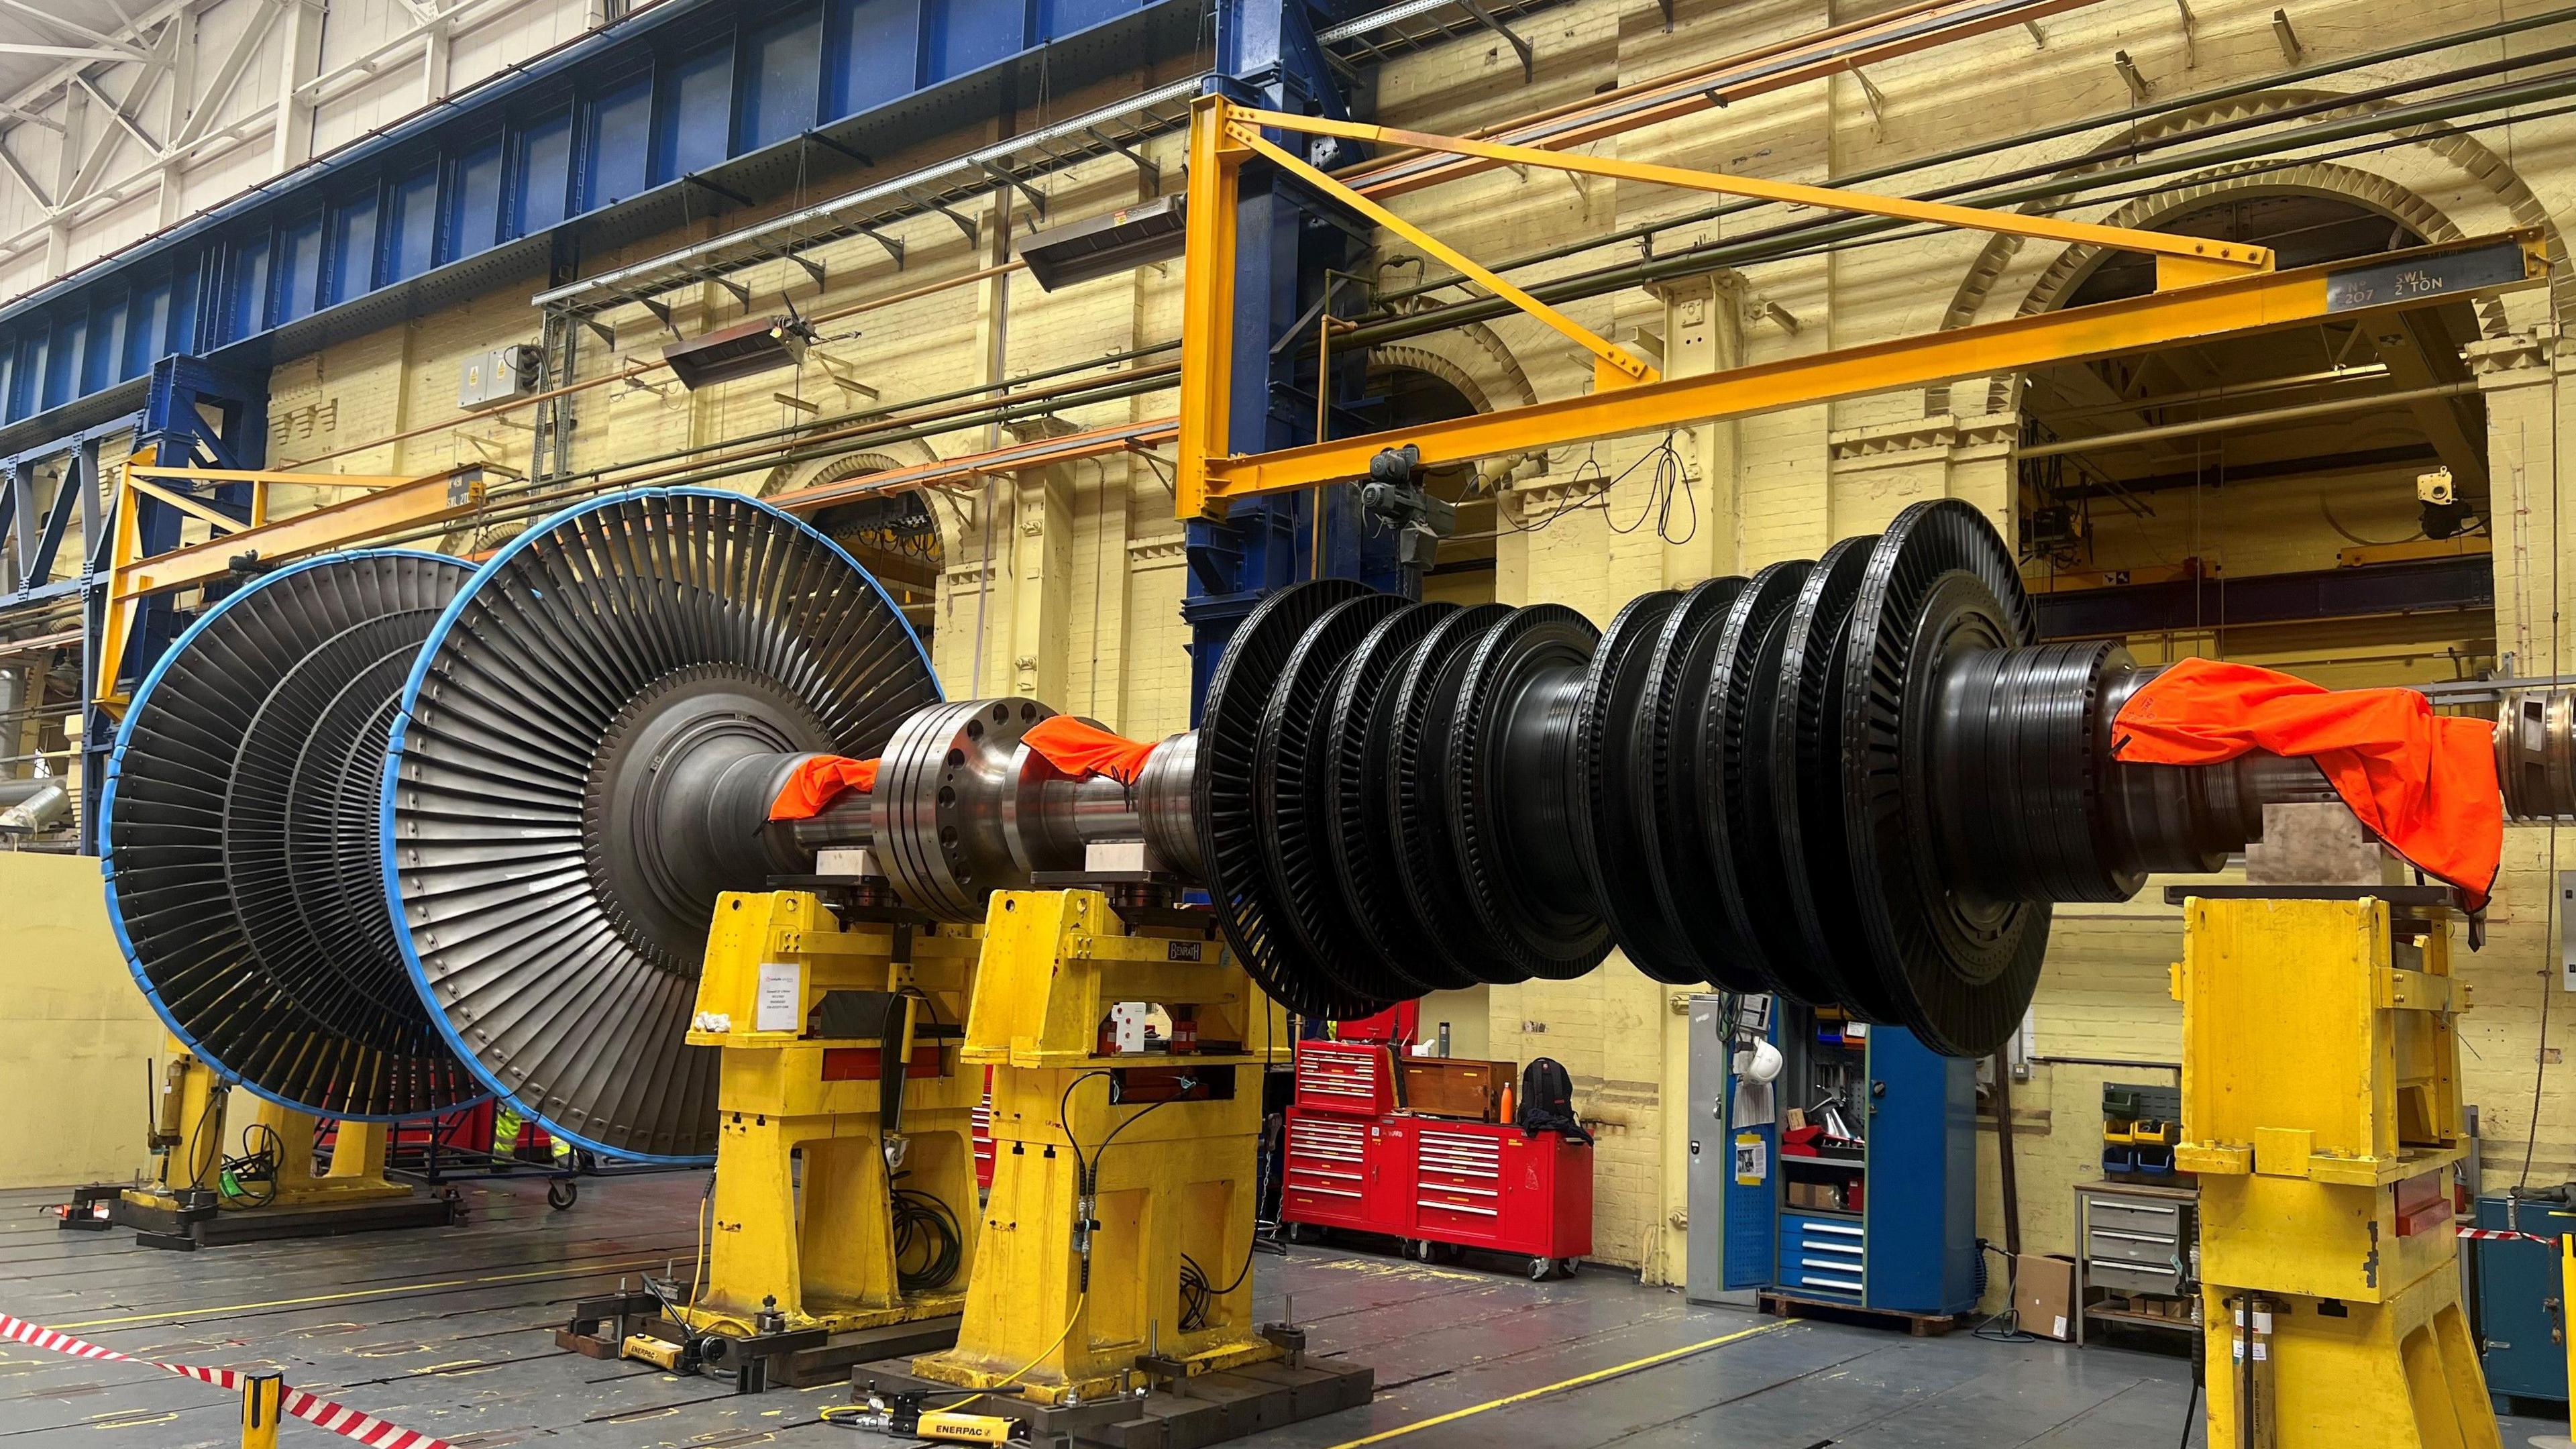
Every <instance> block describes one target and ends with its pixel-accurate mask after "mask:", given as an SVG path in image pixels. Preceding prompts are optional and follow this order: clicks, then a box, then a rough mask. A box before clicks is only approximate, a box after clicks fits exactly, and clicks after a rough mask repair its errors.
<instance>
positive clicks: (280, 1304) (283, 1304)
mask: <svg viewBox="0 0 2576 1449" xmlns="http://www.w3.org/2000/svg"><path fill="white" fill-rule="evenodd" d="M661 1261H663V1260H662V1259H660V1258H638V1259H636V1260H635V1261H633V1262H631V1263H602V1264H600V1265H598V1266H597V1267H595V1268H594V1267H583V1268H574V1267H571V1266H570V1265H557V1266H555V1267H552V1268H538V1269H533V1270H531V1271H529V1272H525V1273H487V1274H485V1275H483V1276H482V1277H480V1278H441V1279H439V1280H437V1281H435V1282H430V1283H397V1284H394V1285H392V1286H390V1287H385V1288H352V1289H350V1290H349V1291H347V1292H345V1293H316V1294H313V1295H312V1296H310V1297H307V1298H272V1299H270V1300H269V1301H268V1302H266V1303H224V1304H217V1305H215V1306H212V1307H207V1308H165V1309H162V1310H161V1311H159V1312H157V1313H129V1314H127V1315H125V1316H124V1317H122V1318H85V1319H83V1320H81V1321H80V1322H78V1323H48V1324H46V1325H45V1326H46V1327H47V1328H50V1329H52V1330H53V1331H54V1332H56V1333H69V1332H71V1331H72V1330H73V1329H76V1328H114V1327H116V1326H117V1325H119V1324H124V1323H159V1322H161V1321H162V1320H164V1319H169V1318H205V1317H211V1316H212V1315H215V1314H218V1313H257V1312H260V1311H261V1310H263V1309H269V1308H302V1307H305V1306H306V1305H308V1304H314V1303H346V1302H348V1301H349V1300H351V1299H353V1298H382V1297H385V1296H387V1295H389V1294H394V1293H426V1292H431V1291H434V1290H436V1289H440V1288H471V1287H473V1286H474V1285H476V1284H478V1283H517V1282H522V1281H524V1280H526V1279H530V1278H554V1277H562V1276H565V1275H567V1274H569V1275H571V1276H573V1277H588V1276H590V1275H591V1274H593V1273H613V1272H616V1271H617V1270H618V1269H620V1268H650V1267H652V1266H654V1265H655V1264H657V1263H660V1262H661Z"/></svg>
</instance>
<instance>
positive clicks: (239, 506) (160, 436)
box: [81, 356, 268, 855]
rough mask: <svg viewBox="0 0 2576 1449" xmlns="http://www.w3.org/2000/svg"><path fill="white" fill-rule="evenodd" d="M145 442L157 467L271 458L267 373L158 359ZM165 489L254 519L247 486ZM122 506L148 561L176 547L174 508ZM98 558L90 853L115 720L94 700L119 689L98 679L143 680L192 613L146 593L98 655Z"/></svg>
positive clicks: (84, 761)
mask: <svg viewBox="0 0 2576 1449" xmlns="http://www.w3.org/2000/svg"><path fill="white" fill-rule="evenodd" d="M147 448H148V449H150V450H151V451H152V455H153V459H154V461H155V462H157V463H159V464H160V465H161V466H163V467H171V468H184V467H190V466H195V467H205V468H259V467H262V466H264V465H265V463H266V462H267V458H268V387H267V379H266V378H265V377H262V376H258V375H254V374H252V373H249V372H244V371H240V370H237V369H233V368H226V367H218V366H216V365H214V364H213V363H210V362H207V361H205V360H204V359H203V358H197V357H183V356H171V357H164V358H162V359H161V360H160V361H159V362H156V363H154V364H153V365H152V382H151V386H150V388H149V390H148V391H147V392H146V393H145V395H144V402H143V416H142V420H141V421H140V422H139V423H138V424H137V425H136V427H135V430H134V450H135V451H136V452H138V453H139V452H142V451H143V450H145V449H147ZM170 486H172V487H175V488H179V489H180V490H181V491H187V492H193V493H195V494H196V495H197V496H199V497H202V498H204V499H205V500H206V501H207V502H208V503H209V504H211V505H213V506H214V507H215V508H217V509H220V510H222V511H224V512H226V513H230V514H233V515H234V516H236V517H239V518H241V519H242V520H244V521H245V522H247V521H248V520H249V518H250V485H249V484H246V483H226V484H218V485H215V486H212V487H208V488H203V489H190V488H188V487H187V486H186V485H184V484H172V485H170ZM119 506H121V507H131V508H133V509H134V510H135V515H134V517H135V529H136V533H135V541H136V549H137V553H138V554H139V555H140V556H142V557H146V558H148V557H150V556H152V555H154V554H159V553H167V552H169V551H170V550H171V549H174V548H177V547H178V546H179V528H180V523H181V521H182V520H183V519H184V517H185V515H184V514H182V513H181V512H180V511H179V510H178V509H176V508H173V507H171V506H170V505H169V504H167V503H164V502H162V501H160V500H159V499H156V498H148V497H145V496H143V495H141V494H126V495H124V501H123V502H122V503H121V504H120V505H119ZM105 522H106V528H105V529H104V530H102V534H101V536H100V537H99V538H96V539H92V540H89V542H90V543H92V544H93V545H102V546H103V545H104V543H105V541H106V536H107V533H108V532H110V531H112V530H113V529H114V528H115V527H116V521H115V520H114V519H108V520H106V521H105ZM97 557H98V561H99V563H100V565H101V568H100V570H99V571H97V572H95V573H93V574H92V575H91V578H90V581H89V584H88V587H87V590H86V592H87V597H86V598H85V599H84V600H83V601H82V615H83V618H82V623H83V625H84V627H83V630H82V635H83V639H82V651H81V652H82V657H81V684H82V695H81V698H82V706H81V710H82V714H81V849H82V850H83V851H84V852H86V853H88V854H91V855H95V854H97V853H98V849H99V841H98V839H97V837H96V835H95V833H94V832H95V830H96V825H95V823H94V822H96V821H97V819H98V795H99V790H100V788H101V787H102V786H104V785H105V784H106V783H107V757H108V755H109V754H110V753H111V752H112V751H113V750H114V748H115V745H116V727H117V720H116V716H115V715H113V714H111V713H109V712H108V711H107V710H106V709H104V708H102V707H101V706H100V705H99V704H98V703H97V700H98V697H99V696H100V695H102V694H109V693H122V692H123V690H121V689H114V688H103V687H102V686H115V685H119V684H130V683H131V682H132V681H134V680H137V679H140V678H141V677H142V676H143V675H144V674H145V673H146V672H148V671H149V670H150V669H151V668H152V666H153V664H154V663H156V662H157V661H159V659H160V658H161V655H162V654H163V652H164V651H166V650H168V649H169V647H170V641H171V640H173V639H176V638H178V637H179V633H180V631H181V630H183V629H185V628H187V627H188V621H189V619H190V618H191V617H193V616H192V615H189V614H185V613H182V612H181V611H180V609H179V607H178V605H177V604H176V603H175V602H174V601H173V599H172V597H171V596H170V595H168V594H158V595H155V596H153V597H151V598H148V599H145V600H144V601H143V602H142V604H141V606H140V607H139V608H137V609H136V610H135V615H134V627H133V629H132V630H130V631H129V632H128V633H127V636H126V644H125V657H124V658H122V659H102V658H100V657H99V656H98V641H99V640H100V639H102V638H104V637H105V625H106V622H107V610H108V607H109V600H108V590H109V588H110V587H111V585H112V582H113V581H112V580H111V578H110V577H109V575H108V574H107V573H106V572H105V571H104V565H105V563H106V562H107V557H106V554H105V551H104V548H103V547H101V548H100V551H99V553H98V555H97ZM227 592H229V590H228V588H227V587H226V586H225V585H222V584H209V585H208V586H207V587H206V589H205V599H204V602H206V603H209V604H211V603H213V602H214V601H215V600H216V599H218V598H221V597H222V596H223V595H224V594H225V593H227Z"/></svg>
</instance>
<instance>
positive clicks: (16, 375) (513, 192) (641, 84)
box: [0, 0, 1205, 455]
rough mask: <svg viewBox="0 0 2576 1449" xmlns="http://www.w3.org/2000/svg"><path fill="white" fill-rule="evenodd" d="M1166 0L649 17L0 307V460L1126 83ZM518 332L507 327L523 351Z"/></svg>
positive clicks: (1143, 66) (703, 9) (687, 8)
mask: <svg viewBox="0 0 2576 1449" xmlns="http://www.w3.org/2000/svg"><path fill="white" fill-rule="evenodd" d="M1200 24H1201V21H1200V16H1199V11H1198V8H1197V7H1195V6H1193V5H1191V4H1189V3H1187V0H784V3H779V0H772V3H725V0H670V3H666V4H663V5H658V6H655V7H654V8H652V9H651V10H648V11H645V12H644V13H642V14H640V15H638V16H636V17H634V18H633V19H631V20H628V21H626V22H624V23H623V24H620V25H618V26H616V27H614V28H612V29H610V30H607V31H604V32H601V33H598V34H596V35H593V36H590V37H586V38H584V39H582V40H579V41H575V42H573V43H571V44H568V45H566V46H563V47H560V48H558V49H556V50H554V51H551V52H548V53H546V54H544V55H540V56H537V57H535V58H533V59H531V60H528V61H525V62H523V63H521V64H519V65H517V66H515V67H513V68H511V69H509V70H506V71H504V72H502V73H501V74H499V75H497V76H495V77H493V78H492V79H490V80H487V81H484V82H482V83H480V84H478V85H476V86H473V87H471V88H469V89H467V90H465V91H463V92H460V93H459V94H457V95H455V96H452V97H450V98H448V99H447V100H446V101H445V102H443V103H441V104H440V105H438V106H436V107H434V108H432V109H430V110H429V111H427V112H425V113H423V114H421V115H419V116H416V117H413V118H411V119H409V120H406V121H403V122H401V123H398V124H396V125H394V126H391V127H388V128H387V129H385V130H384V131H382V132H379V133H376V134H373V135H370V136H367V137H365V138H363V139H361V140H359V141H356V142H353V143H351V144H349V145H347V146H344V147H341V148H340V149H338V150H336V151H333V152H332V153H330V154H329V155H327V156H324V157H322V158H320V159H319V160H317V161H315V162H314V163H312V164H311V165H308V166H304V167H301V168H299V169H297V170H295V171H291V172H289V173H287V174H286V175H284V176H282V177H280V178H278V179H276V180H274V181H272V182H270V183H268V184H267V185H265V186H263V187H260V188H258V189H257V190H254V191H252V192H250V193H248V194H246V195H244V196H242V197H239V198H236V199H234V200H232V201H229V202H226V203H224V204H223V205H221V206H218V207H216V208H214V209H212V210H210V211H208V212H204V213H201V214H199V215H197V216H195V217H192V218H190V219H188V220H187V221H184V222H182V223H180V224H179V225H177V226H174V227H172V228H170V229H169V230H167V231H164V232H162V233H160V234H158V235H156V236H154V237H152V238H149V239H147V240H146V241H144V242H142V243H140V244H138V245H135V246H132V247H128V248H126V249H124V250H122V251H119V252H117V253H115V254H114V255H112V256H110V257H108V258H105V259H103V260H102V261H100V262H98V263H95V264H93V265H91V266H89V267H86V268H83V269H82V270H80V271H77V272H74V273H72V274H70V275H69V276H66V277H63V278H61V279H59V280H57V281H54V282H52V283H50V284H48V285H47V286H45V287H43V288H41V289H39V290H38V291H36V292H34V293H32V294H30V295H29V296H27V297H25V298H22V299H20V300H18V301H16V302H13V303H9V304H7V305H5V306H0V455H6V454H10V453H16V452H23V451H25V450H27V449H29V448H30V447H34V446H40V445H42V444H45V443H48V442H51V441H53V440H56V439H60V438H63V437H66V436H68V435H70V434H71V433H73V432H74V431H76V430H78V429H79V428H82V427H85V426H90V425H94V424H97V423H100V422H104V421H107V420H108V419H110V418H113V417H115V416H118V415H121V414H125V413H131V412H133V411H134V410H135V408H136V407H137V406H138V404H139V403H140V401H141V398H142V393H143V390H144V381H145V379H146V377H147V376H148V374H149V373H150V371H151V369H152V366H153V364H154V363H155V362H157V361H158V360H159V359H161V358H162V357H165V356H169V355H172V354H178V355H194V356H200V357H204V358H207V359H209V360H211V361H213V362H215V363H216V364H218V365H220V366H226V367H233V368H253V369H255V368H260V367H266V366H269V365H271V364H272V363H273V362H274V361H277V360H280V359H284V358H288V357H292V356H296V355H298V354H300V353H304V352H308V351H311V350H313V349H314V348H317V347H321V346H326V345H329V344H330V343H331V342H334V341H337V340H340V339H342V338H345V337H350V336H357V335H361V334H364V333H366V332H370V331H374V330H376V329H379V328H381V327H384V326H388V325H392V324H395V323H398V322H400V321H401V320H403V319H404V318H405V317H407V316H416V315H419V314H420V313H422V312H424V311H426V310H429V309H431V308H434V307H436V306H439V305H442V304H445V303H447V302H451V301H456V300H461V299H463V298H465V297H468V296H472V295H475V294H477V293H481V292H486V291H489V290H491V289H492V288H494V287H496V286H500V285H503V284H505V283H508V282H511V281H516V280H522V279H528V278H536V279H540V280H542V279H544V278H546V277H549V276H559V277H569V276H570V275H572V274H573V273H574V272H575V271H576V270H577V269H578V267H579V262H580V258H581V256H582V255H583V254H584V252H586V251H595V250H597V249H599V248H602V247H609V246H616V245H620V244H623V243H626V242H629V241H633V240H637V239H641V238H644V237H649V236H653V235H656V234H659V233H662V232H665V231H668V230H670V229H672V228H674V227H677V226H680V225H683V224H685V223H686V222H687V221H688V220H690V219H691V218H696V217H704V216H707V215H708V214H710V213H711V212H719V211H724V210H728V209H732V208H735V207H740V206H745V205H750V204H753V203H754V202H757V201H761V200H767V199H771V198H775V197H777V196H779V195H782V194H785V193H787V192H789V191H790V190H792V189H793V188H795V187H796V186H797V185H798V184H799V183H800V181H805V180H808V179H809V178H810V173H811V172H813V171H828V170H830V169H832V168H842V169H846V168H848V167H849V166H851V165H858V164H869V162H868V158H869V157H871V156H872V155H874V154H877V153H880V152H882V153H885V154H892V153H893V152H894V151H896V150H897V149H900V148H902V147H904V146H907V145H911V144H917V143H918V142H919V141H921V140H924V139H928V138H930V137H933V136H936V135H939V134H941V133H944V132H948V131H953V130H956V129H958V128H960V127H963V126H967V125H972V124H974V123H977V122H981V121H984V120H988V119H990V118H991V117H992V116H994V115H997V114H1008V113H1010V112H1011V111H1013V110H1015V109H1019V108H1022V107H1033V106H1035V105H1037V104H1038V103H1039V102H1040V101H1041V100H1042V98H1044V97H1045V96H1047V95H1049V94H1055V95H1062V94H1064V93H1067V92H1070V91H1072V90H1075V89H1076V88H1078V87H1081V86H1084V85H1088V84H1091V83H1094V82H1097V81H1099V80H1102V79H1104V78H1107V77H1111V76H1117V75H1132V74H1140V73H1144V72H1146V71H1147V70H1149V69H1150V68H1151V67H1153V66H1154V65H1157V64H1159V63H1163V62H1166V61H1169V60H1171V59H1173V58H1175V57H1181V56H1186V55H1188V54H1190V53H1191V52H1192V51H1193V50H1195V49H1197V48H1199V47H1200V46H1202V45H1203V44H1204V43H1205V42H1204V39H1203V37H1202V36H1201V34H1200V30H1199V26H1200ZM533 331H534V328H533V326H532V327H531V332H532V333H533Z"/></svg>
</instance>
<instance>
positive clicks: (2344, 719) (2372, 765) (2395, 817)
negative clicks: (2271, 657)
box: [2111, 659, 2504, 910]
mask: <svg viewBox="0 0 2576 1449" xmlns="http://www.w3.org/2000/svg"><path fill="white" fill-rule="evenodd" d="M2251 750H2268V751H2270V752H2271V753H2273V754H2276V755H2294V756H2305V757H2308V758H2311V759H2314V760H2315V761H2316V762H2317V766H2318V768H2319V769H2322V770H2323V771H2325V776H2326V779H2327V781H2328V782H2329V783H2331V784H2332V785H2333V786H2334V788H2335V793H2336V794H2338V795H2340V796H2342V797H2343V802H2344V803H2345V804H2346V805H2349V806H2351V807H2352V813H2353V814H2354V815H2356V816H2358V817H2360V819H2361V823H2362V824H2363V825H2365V826H2367V827H2369V828H2370V829H2371V830H2372V831H2373V832H2375V833H2377V834H2378V836H2379V838H2380V839H2382V840H2384V841H2386V842H2387V843H2388V845H2389V847H2390V848H2391V849H2393V850H2395V851H2396V852H2397V853H2398V854H2399V855H2401V856H2403V857H2405V858H2406V860H2407V861H2408V862H2409V863H2410V864H2412V865H2414V866H2415V867H2416V868H2418V869H2420V870H2422V871H2423V872H2424V873H2426V874H2427V875H2433V876H2438V877H2440V878H2441V879H2443V880H2445V881H2448V882H2450V883H2451V884H2452V885H2455V886H2458V887H2459V888H2460V889H2462V890H2464V891H2466V892H2468V893H2469V897H2470V901H2469V904H2470V908H2471V909H2473V910H2474V909H2476V908H2478V907H2481V906H2484V905H2485V904H2486V899H2487V892H2488V891H2489V890H2491V889H2493V887H2494V885H2495V876H2496V865H2497V862H2498V859H2499V858H2500V857H2501V855H2502V853H2503V850H2504V801H2503V798H2502V797H2501V795H2500V794H2499V793H2498V791H2497V788H2496V770H2495V735H2494V731H2493V727H2492V726H2490V725H2489V724H2488V723H2487V722H2486V721H2484V720H2478V719H2461V718H2454V717H2448V716H2444V715H2437V714H2435V713H2433V706H2432V704H2431V703H2430V702H2429V701H2427V700H2426V699H2425V698H2424V696H2422V695H2420V694H2417V693H2416V692H2415V691H2413V690H2411V689H2344V690H2330V689H2326V688H2323V687H2321V686H2318V685H2314V684H2310V683H2308V682H2307V681H2305V680H2302V679H2293V678H2291V677H2290V676H2289V675H2286V674H2282V673H2280V672H2278V671H2277V670H2271V669H2258V668H2255V667H2254V666H2253V665H2250V664H2228V663H2224V662H2222V661H2220V660H2215V659H2185V660H2183V661H2181V662H2180V663H2177V664H2175V665H2174V666H2173V667H2172V668H2170V669H2167V670H2166V671H2165V672H2164V673H2162V674H2160V675H2158V676H2156V677H2155V678H2154V679H2151V680H2149V681H2148V682H2147V684H2146V685H2145V687H2143V688H2141V689H2140V690H2139V691H2138V692H2137V693H2136V694H2133V695H2131V696H2130V697H2129V701H2128V703H2127V704H2125V705H2122V706H2121V708H2120V715H2119V718H2118V719H2116V720H2115V721H2113V722H2112V727H2111V751H2112V753H2113V754H2114V755H2115V756H2117V757H2118V758H2119V759H2121V760H2124V761H2127V762H2129V763H2131V764H2142V765H2209V764H2216V763H2218V762H2219V761H2221V760H2232V759H2234V758H2236V757H2237V756H2239V755H2242V754H2245V753H2247V752H2248V751H2251Z"/></svg>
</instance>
